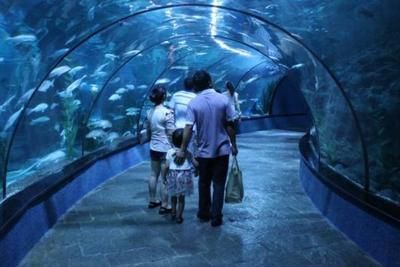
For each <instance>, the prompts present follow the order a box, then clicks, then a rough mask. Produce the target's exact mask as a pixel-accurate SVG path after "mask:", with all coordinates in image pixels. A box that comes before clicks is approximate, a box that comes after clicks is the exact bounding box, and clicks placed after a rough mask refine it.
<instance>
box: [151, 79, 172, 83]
mask: <svg viewBox="0 0 400 267" xmlns="http://www.w3.org/2000/svg"><path fill="white" fill-rule="evenodd" d="M170 81H171V80H170V79H168V78H163V79H158V80H157V81H156V82H155V84H165V83H169V82H170Z"/></svg>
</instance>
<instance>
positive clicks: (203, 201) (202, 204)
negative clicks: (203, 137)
mask: <svg viewBox="0 0 400 267" xmlns="http://www.w3.org/2000/svg"><path fill="white" fill-rule="evenodd" d="M198 161H199V210H198V212H197V217H198V218H199V219H202V220H209V218H210V206H211V193H210V190H211V188H210V186H211V179H212V169H211V165H210V162H211V159H207V158H198Z"/></svg>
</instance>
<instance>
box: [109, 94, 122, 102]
mask: <svg viewBox="0 0 400 267" xmlns="http://www.w3.org/2000/svg"><path fill="white" fill-rule="evenodd" d="M120 99H121V96H120V95H119V94H113V95H112V96H110V97H109V98H108V100H110V101H117V100H120Z"/></svg>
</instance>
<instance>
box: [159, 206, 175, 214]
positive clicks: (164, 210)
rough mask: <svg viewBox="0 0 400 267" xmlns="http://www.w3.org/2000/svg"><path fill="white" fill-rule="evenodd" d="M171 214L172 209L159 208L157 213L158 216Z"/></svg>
mask: <svg viewBox="0 0 400 267" xmlns="http://www.w3.org/2000/svg"><path fill="white" fill-rule="evenodd" d="M171 212H172V209H168V208H164V207H161V208H160V210H159V211H158V214H168V213H171Z"/></svg>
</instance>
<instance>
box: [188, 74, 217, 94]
mask: <svg viewBox="0 0 400 267" xmlns="http://www.w3.org/2000/svg"><path fill="white" fill-rule="evenodd" d="M192 79H193V88H194V90H195V91H196V92H200V91H203V90H205V89H208V88H211V87H212V80H211V76H210V74H209V73H208V72H207V71H205V70H198V71H196V72H195V74H194V75H193V78H192Z"/></svg>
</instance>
